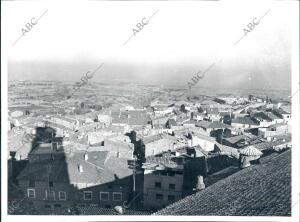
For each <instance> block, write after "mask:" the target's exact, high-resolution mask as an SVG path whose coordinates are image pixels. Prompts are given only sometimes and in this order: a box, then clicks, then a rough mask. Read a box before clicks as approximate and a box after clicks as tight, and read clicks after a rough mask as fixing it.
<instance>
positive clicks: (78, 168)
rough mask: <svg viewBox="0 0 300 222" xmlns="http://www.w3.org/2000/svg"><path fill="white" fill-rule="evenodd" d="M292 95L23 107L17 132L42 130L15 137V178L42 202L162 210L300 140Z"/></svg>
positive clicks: (13, 130) (44, 205) (13, 131)
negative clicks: (223, 173) (41, 112)
mask: <svg viewBox="0 0 300 222" xmlns="http://www.w3.org/2000/svg"><path fill="white" fill-rule="evenodd" d="M289 105H290V104H287V105H282V104H280V103H276V104H275V103H274V104H273V103H271V101H270V99H267V100H264V99H261V98H255V97H254V96H249V97H247V98H246V97H245V98H241V97H224V98H215V99H210V100H204V101H201V102H199V103H196V102H187V101H167V102H161V101H153V102H152V103H151V104H150V105H149V106H147V107H144V108H140V109H135V108H134V107H132V106H126V107H123V108H121V109H119V110H117V111H116V110H109V109H106V110H101V111H97V112H94V111H92V112H90V113H86V114H82V115H58V114H57V115H51V116H44V117H24V116H22V117H20V115H21V114H20V113H14V115H10V119H9V122H10V123H12V122H18V124H13V127H10V128H9V136H16V135H19V136H17V137H16V139H14V142H15V141H16V140H21V139H22V136H24V134H30V135H31V136H32V137H31V138H32V139H31V140H30V141H25V143H24V141H23V142H22V143H20V144H19V145H18V146H14V147H9V150H10V152H9V154H10V156H9V160H8V163H9V183H12V184H14V186H16V187H18V189H20V190H21V191H22V192H23V194H24V196H25V197H26V200H27V201H29V202H31V203H32V204H33V206H34V207H35V208H38V209H45V210H49V211H53V210H55V209H59V208H66V209H68V208H71V207H74V206H75V207H78V208H80V207H91V208H107V209H114V208H115V209H119V208H120V207H121V208H126V209H127V208H132V209H137V210H141V211H155V210H158V209H161V208H164V207H166V206H168V205H170V204H171V203H174V202H176V201H178V200H180V199H182V198H184V197H185V196H188V195H191V194H193V193H195V192H197V191H199V190H203V189H206V187H207V184H206V181H207V178H208V176H209V175H212V174H214V173H216V172H218V171H220V170H224V169H226V168H227V167H230V166H236V167H237V168H238V169H243V168H247V167H249V166H250V165H251V164H259V159H260V157H261V156H263V155H268V154H269V153H270V152H282V151H283V150H285V149H289V148H291V113H290V112H289V110H288V109H287V108H286V107H288V106H289ZM9 146H10V145H9ZM11 198H12V197H11ZM122 212H126V211H122Z"/></svg>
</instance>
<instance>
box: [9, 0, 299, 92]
mask: <svg viewBox="0 0 300 222" xmlns="http://www.w3.org/2000/svg"><path fill="white" fill-rule="evenodd" d="M5 3H6V7H7V8H6V13H5V14H4V15H3V17H4V20H5V21H7V22H6V23H5V24H6V30H7V31H6V32H5V37H6V39H7V41H8V42H7V46H8V51H7V52H8V79H9V80H16V79H19V80H21V79H22V80H61V81H78V80H79V79H80V78H81V77H82V76H83V75H84V74H85V73H86V72H87V71H89V70H90V71H93V70H94V69H96V68H97V66H99V64H101V63H104V65H103V67H102V69H101V70H99V71H98V72H97V73H96V74H95V75H94V77H93V79H91V80H90V81H97V82H113V81H122V80H126V81H133V82H142V83H159V84H166V85H167V84H182V85H186V84H187V81H189V79H190V78H191V77H192V76H193V75H194V74H196V73H197V72H198V71H199V70H202V71H203V70H205V69H206V68H207V67H208V66H209V65H210V64H211V63H213V62H215V63H216V65H215V66H214V67H213V68H212V69H211V70H210V71H209V72H208V73H207V74H206V75H205V78H203V79H202V80H200V82H199V83H198V84H197V86H201V85H202V86H220V87H224V88H227V87H234V88H238V87H246V88H247V87H248V88H263V87H265V88H278V87H279V88H289V87H290V84H291V80H290V77H291V76H290V60H291V56H290V49H291V45H290V42H291V30H292V20H293V19H295V15H296V12H297V10H298V8H297V7H295V5H293V3H295V2H289V1H288V2H277V3H274V2H267V3H264V4H262V2H261V1H251V2H250V3H249V4H247V3H245V1H242V2H241V3H240V5H238V4H237V3H235V4H234V5H233V4H229V2H228V1H222V2H215V1H212V2H195V1H191V2H166V1H165V2H134V1H129V2H96V1H90V2H85V3H76V4H75V3H72V4H70V3H69V4H66V3H64V4H62V3H59V4H54V3H52V4H49V3H43V2H35V1H33V2H8V3H7V2H5ZM47 9H48V11H47V12H46V14H45V15H44V16H43V17H42V18H41V19H40V20H39V22H38V24H37V25H35V26H33V28H32V30H30V31H29V32H28V33H26V34H25V36H23V37H22V38H20V39H19V40H18V41H17V43H16V44H15V45H13V46H12V43H13V42H14V41H15V40H16V39H17V38H18V37H19V36H20V35H21V34H22V32H21V29H22V28H23V26H24V25H25V24H26V23H27V22H28V21H30V20H31V18H33V17H35V18H37V17H39V16H40V15H41V14H42V13H43V12H45V11H46V10H47ZM269 9H271V10H270V11H269V13H268V14H267V15H266V16H265V17H264V18H263V19H262V20H261V21H260V23H259V24H258V25H257V26H256V27H255V28H254V29H253V30H252V31H251V32H249V33H247V35H246V36H245V37H244V38H243V39H242V40H241V41H240V42H239V43H238V44H237V45H236V46H234V45H233V44H234V43H235V42H236V41H237V40H238V39H239V38H241V37H242V36H243V35H244V31H243V29H244V28H247V24H248V23H250V22H251V21H252V20H253V19H254V18H255V17H257V18H260V17H261V16H262V15H263V14H264V13H265V12H267V11H268V10H269ZM157 10H159V11H158V12H157V13H156V14H155V15H154V16H153V17H152V19H151V20H150V21H149V23H148V25H145V26H144V28H143V29H142V30H141V31H140V32H138V33H136V35H135V36H133V37H132V38H131V39H130V40H129V42H128V43H127V44H126V45H125V46H123V43H124V42H125V41H126V40H127V39H128V38H129V37H130V36H131V35H132V34H133V28H136V26H135V25H136V24H137V23H138V22H141V21H142V19H143V18H146V20H147V19H148V18H149V17H150V16H151V15H153V13H155V12H156V11H157ZM296 19H297V18H296ZM146 20H144V21H146ZM136 29H137V28H136ZM220 59H222V61H219V60H220ZM218 61H219V62H218Z"/></svg>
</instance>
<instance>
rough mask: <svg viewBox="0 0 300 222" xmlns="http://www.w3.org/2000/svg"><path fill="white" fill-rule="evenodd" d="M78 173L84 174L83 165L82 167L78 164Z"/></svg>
mask: <svg viewBox="0 0 300 222" xmlns="http://www.w3.org/2000/svg"><path fill="white" fill-rule="evenodd" d="M78 171H79V173H82V172H83V168H82V165H81V164H78Z"/></svg>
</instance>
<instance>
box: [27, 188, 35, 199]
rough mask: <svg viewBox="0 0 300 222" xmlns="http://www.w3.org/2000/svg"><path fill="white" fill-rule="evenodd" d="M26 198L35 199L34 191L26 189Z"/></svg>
mask: <svg viewBox="0 0 300 222" xmlns="http://www.w3.org/2000/svg"><path fill="white" fill-rule="evenodd" d="M27 196H28V198H35V189H27Z"/></svg>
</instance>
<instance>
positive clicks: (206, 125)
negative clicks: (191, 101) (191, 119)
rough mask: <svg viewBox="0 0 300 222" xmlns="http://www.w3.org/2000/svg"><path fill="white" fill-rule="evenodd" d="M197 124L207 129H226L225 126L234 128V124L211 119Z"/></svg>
mask: <svg viewBox="0 0 300 222" xmlns="http://www.w3.org/2000/svg"><path fill="white" fill-rule="evenodd" d="M196 126H198V127H203V128H206V129H224V128H232V126H230V125H228V124H225V123H222V122H219V121H214V122H209V121H205V120H202V121H199V122H198V123H196Z"/></svg>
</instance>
